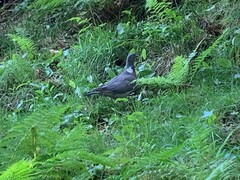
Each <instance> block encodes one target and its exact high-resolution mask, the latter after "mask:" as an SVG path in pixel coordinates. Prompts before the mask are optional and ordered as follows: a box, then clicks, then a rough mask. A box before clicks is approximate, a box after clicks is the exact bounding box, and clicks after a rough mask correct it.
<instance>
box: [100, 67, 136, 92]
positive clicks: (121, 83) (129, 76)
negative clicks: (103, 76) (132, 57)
mask: <svg viewBox="0 0 240 180" xmlns="http://www.w3.org/2000/svg"><path fill="white" fill-rule="evenodd" d="M135 79H136V75H135V73H129V72H128V71H127V70H125V71H123V72H122V73H121V74H119V75H118V76H116V77H114V78H113V79H111V80H110V81H109V82H108V83H107V84H104V85H102V86H100V87H99V88H97V89H99V90H101V92H104V91H105V92H113V93H119V94H123V93H126V92H129V91H131V90H132V89H133V87H134V83H132V81H133V80H135Z"/></svg>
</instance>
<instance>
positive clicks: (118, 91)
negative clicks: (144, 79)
mask: <svg viewBox="0 0 240 180" xmlns="http://www.w3.org/2000/svg"><path fill="white" fill-rule="evenodd" d="M135 60H136V54H128V56H127V58H126V66H125V70H124V71H123V72H122V73H120V74H119V75H117V76H116V77H114V78H113V79H111V80H110V81H109V82H107V83H105V84H103V85H101V86H99V87H97V88H95V89H93V90H91V91H89V92H87V93H85V96H91V95H94V94H99V95H103V96H108V97H110V98H112V99H117V98H124V97H127V96H129V95H130V94H131V93H132V92H133V91H134V87H135V85H136V83H135V81H134V80H135V79H136V78H137V76H136V72H135V67H134V62H135Z"/></svg>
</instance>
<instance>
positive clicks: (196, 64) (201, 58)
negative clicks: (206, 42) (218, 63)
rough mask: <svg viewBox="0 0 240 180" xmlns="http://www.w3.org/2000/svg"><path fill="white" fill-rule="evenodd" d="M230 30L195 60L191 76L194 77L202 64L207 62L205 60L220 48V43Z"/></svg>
mask: <svg viewBox="0 0 240 180" xmlns="http://www.w3.org/2000/svg"><path fill="white" fill-rule="evenodd" d="M227 31H228V29H226V30H225V31H223V34H222V35H221V36H219V37H218V38H217V39H216V40H215V41H214V42H213V44H212V45H211V46H210V47H208V48H207V49H206V50H204V51H203V52H202V53H201V54H200V55H199V56H198V57H197V58H196V59H195V60H194V63H193V66H192V70H191V76H192V77H193V76H194V75H195V74H196V72H197V71H198V70H199V68H200V67H201V65H202V62H203V61H204V60H205V58H206V57H207V56H208V55H209V54H210V53H211V52H212V51H213V50H214V49H216V48H217V47H218V45H219V43H220V42H221V41H222V39H223V38H224V37H225V36H226V33H227Z"/></svg>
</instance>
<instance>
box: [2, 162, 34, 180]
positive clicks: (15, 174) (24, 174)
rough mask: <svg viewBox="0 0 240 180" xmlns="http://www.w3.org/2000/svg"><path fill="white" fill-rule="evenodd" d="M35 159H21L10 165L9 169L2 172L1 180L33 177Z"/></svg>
mask: <svg viewBox="0 0 240 180" xmlns="http://www.w3.org/2000/svg"><path fill="white" fill-rule="evenodd" d="M33 165H34V164H33V161H25V160H20V161H18V162H16V163H14V164H13V165H12V166H10V167H9V168H8V169H7V170H5V171H4V172H2V175H1V176H0V180H6V179H18V180H25V179H27V180H28V179H31V174H32V172H33V170H34V168H33Z"/></svg>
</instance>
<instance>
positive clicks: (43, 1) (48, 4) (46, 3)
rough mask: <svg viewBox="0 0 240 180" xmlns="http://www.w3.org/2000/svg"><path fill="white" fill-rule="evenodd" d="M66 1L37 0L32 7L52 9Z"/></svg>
mask: <svg viewBox="0 0 240 180" xmlns="http://www.w3.org/2000/svg"><path fill="white" fill-rule="evenodd" d="M63 3H64V0H35V1H34V2H33V3H32V5H31V7H32V8H34V9H38V10H39V9H40V10H52V9H53V8H55V7H57V6H59V5H61V4H63Z"/></svg>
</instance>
